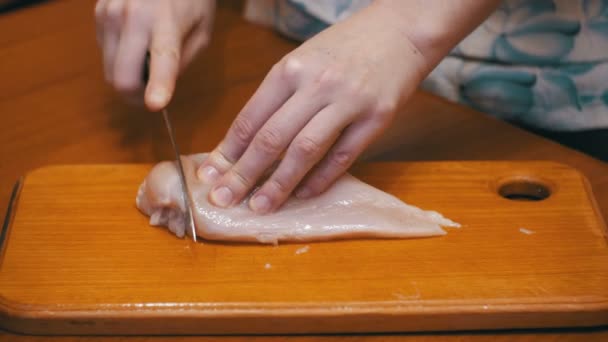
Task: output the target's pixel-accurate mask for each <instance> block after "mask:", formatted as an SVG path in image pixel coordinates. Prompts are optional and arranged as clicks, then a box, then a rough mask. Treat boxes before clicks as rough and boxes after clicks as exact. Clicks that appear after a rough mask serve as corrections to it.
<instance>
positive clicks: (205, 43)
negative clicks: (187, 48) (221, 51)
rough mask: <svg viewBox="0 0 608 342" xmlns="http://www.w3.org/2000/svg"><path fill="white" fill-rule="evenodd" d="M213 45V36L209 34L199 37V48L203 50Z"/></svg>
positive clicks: (202, 34)
mask: <svg viewBox="0 0 608 342" xmlns="http://www.w3.org/2000/svg"><path fill="white" fill-rule="evenodd" d="M210 43H211V36H210V35H209V33H206V32H205V33H201V35H200V37H199V47H200V48H201V49H205V48H207V47H209V44H210Z"/></svg>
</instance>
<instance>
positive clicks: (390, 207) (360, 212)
mask: <svg viewBox="0 0 608 342" xmlns="http://www.w3.org/2000/svg"><path fill="white" fill-rule="evenodd" d="M206 156H207V154H196V155H189V156H183V157H182V163H183V166H184V172H185V174H186V179H187V182H188V186H189V188H190V195H191V200H192V201H191V204H192V214H193V216H194V222H195V226H196V232H197V236H200V237H203V238H204V239H207V240H219V241H240V242H259V243H271V244H277V243H278V242H280V241H292V242H304V241H321V240H330V239H351V238H409V237H428V236H437V235H445V234H446V232H445V231H444V230H443V229H442V228H441V226H445V227H460V225H459V224H458V223H455V222H453V221H451V220H449V219H447V218H444V217H443V216H442V215H441V214H439V213H437V212H435V211H425V210H421V209H419V208H417V207H414V206H411V205H407V204H405V203H403V202H402V201H400V200H399V199H398V198H396V197H394V196H392V195H389V194H387V193H385V192H383V191H380V190H378V189H376V188H374V187H372V186H370V185H368V184H366V183H364V182H362V181H360V180H358V179H356V178H355V177H353V176H351V175H349V174H346V175H344V176H342V177H341V178H340V179H339V180H338V181H336V182H335V183H334V185H333V186H332V187H330V189H328V190H327V191H325V192H324V193H323V194H321V195H320V196H317V197H315V198H311V199H306V200H299V199H297V198H295V197H293V196H292V197H290V199H289V200H288V201H287V202H286V203H285V204H284V205H283V206H282V207H281V208H279V209H278V210H277V211H275V212H274V213H271V214H266V215H258V214H255V213H253V212H252V211H251V210H250V209H249V208H248V206H247V199H245V200H244V201H243V202H241V203H240V204H239V205H237V206H234V207H232V208H227V209H223V208H218V207H215V206H213V205H212V204H210V203H209V202H208V200H207V194H208V191H209V190H210V186H209V185H207V184H204V183H203V182H202V181H200V180H198V178H197V177H196V175H195V172H196V171H195V170H196V169H197V167H198V166H199V165H200V164H201V163H202V162H203V161H204V159H205V158H206ZM181 189H182V188H181V185H180V179H179V174H178V170H177V166H176V165H175V162H168V161H167V162H161V163H159V164H157V165H156V166H155V167H154V168H153V169H152V170H151V171H150V173H149V174H148V176H147V177H146V179H145V180H144V181H143V183H142V184H141V186H140V188H139V191H138V194H137V199H136V204H137V207H138V208H139V210H141V211H142V212H143V213H144V214H146V215H148V216H149V217H150V224H151V225H153V226H166V227H168V228H169V230H171V232H173V233H174V234H175V235H177V236H178V237H184V235H185V234H186V232H187V231H188V229H186V228H187V227H186V224H185V220H184V216H185V215H184V212H185V207H184V203H183V198H182V190H181Z"/></svg>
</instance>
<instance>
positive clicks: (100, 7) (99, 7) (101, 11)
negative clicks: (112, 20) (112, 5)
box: [94, 0, 106, 21]
mask: <svg viewBox="0 0 608 342" xmlns="http://www.w3.org/2000/svg"><path fill="white" fill-rule="evenodd" d="M105 6H106V4H105V1H104V0H97V3H96V4H95V11H94V13H95V19H96V20H97V21H101V20H102V19H103V17H104V16H105Z"/></svg>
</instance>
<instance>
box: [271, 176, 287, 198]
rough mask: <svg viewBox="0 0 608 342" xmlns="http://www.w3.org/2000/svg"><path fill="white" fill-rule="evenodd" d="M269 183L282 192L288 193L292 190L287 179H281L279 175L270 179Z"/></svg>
mask: <svg viewBox="0 0 608 342" xmlns="http://www.w3.org/2000/svg"><path fill="white" fill-rule="evenodd" d="M268 183H269V185H270V186H271V187H272V188H273V189H274V190H275V191H277V192H278V193H280V194H283V195H284V194H287V193H289V191H290V187H289V185H288V183H287V182H286V181H285V180H282V179H279V178H278V177H275V178H272V179H270V180H268Z"/></svg>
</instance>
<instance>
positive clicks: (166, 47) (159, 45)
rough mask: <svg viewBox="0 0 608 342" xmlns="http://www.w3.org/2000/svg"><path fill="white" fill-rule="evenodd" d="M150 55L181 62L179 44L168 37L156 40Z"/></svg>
mask: <svg viewBox="0 0 608 342" xmlns="http://www.w3.org/2000/svg"><path fill="white" fill-rule="evenodd" d="M161 35H162V34H161ZM150 53H151V54H153V55H155V56H156V57H169V58H171V59H173V60H174V61H179V59H180V51H179V49H178V48H177V43H176V42H175V41H174V39H173V38H172V37H171V36H168V35H166V36H165V37H161V39H156V40H155V43H154V44H152V46H151V47H150Z"/></svg>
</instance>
